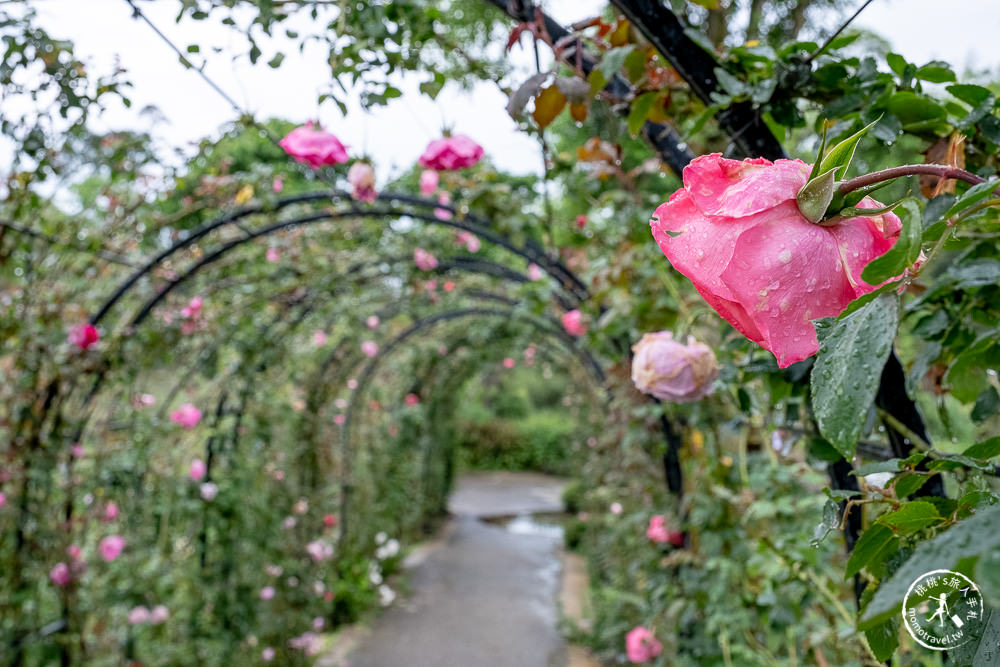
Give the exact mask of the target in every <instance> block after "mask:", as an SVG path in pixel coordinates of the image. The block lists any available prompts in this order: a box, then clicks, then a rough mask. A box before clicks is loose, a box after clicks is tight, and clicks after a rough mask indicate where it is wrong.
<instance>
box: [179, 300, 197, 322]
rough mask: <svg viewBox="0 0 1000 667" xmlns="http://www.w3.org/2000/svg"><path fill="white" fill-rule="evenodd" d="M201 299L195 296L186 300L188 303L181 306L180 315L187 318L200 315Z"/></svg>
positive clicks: (190, 318) (194, 317)
mask: <svg viewBox="0 0 1000 667" xmlns="http://www.w3.org/2000/svg"><path fill="white" fill-rule="evenodd" d="M201 307H202V300H201V297H200V296H196V297H194V298H192V299H191V300H190V301H188V305H186V306H184V307H183V308H181V317H184V318H186V319H189V320H193V319H197V318H198V316H199V315H201Z"/></svg>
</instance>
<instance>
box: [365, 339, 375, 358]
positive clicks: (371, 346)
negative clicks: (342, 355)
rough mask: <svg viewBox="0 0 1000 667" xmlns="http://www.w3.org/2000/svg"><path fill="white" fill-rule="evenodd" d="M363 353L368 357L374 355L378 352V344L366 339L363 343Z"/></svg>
mask: <svg viewBox="0 0 1000 667" xmlns="http://www.w3.org/2000/svg"><path fill="white" fill-rule="evenodd" d="M361 354H363V355H365V356H366V357H374V356H375V355H377V354H378V344H377V343H376V342H375V341H371V340H366V341H364V342H363V343H361Z"/></svg>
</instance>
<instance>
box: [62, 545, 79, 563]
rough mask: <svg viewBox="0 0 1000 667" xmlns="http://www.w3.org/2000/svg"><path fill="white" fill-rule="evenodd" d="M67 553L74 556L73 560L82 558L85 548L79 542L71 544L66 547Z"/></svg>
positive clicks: (71, 556)
mask: <svg viewBox="0 0 1000 667" xmlns="http://www.w3.org/2000/svg"><path fill="white" fill-rule="evenodd" d="M66 555H67V556H69V557H70V558H72V559H73V560H80V558H81V557H82V556H83V549H81V548H80V546H79V545H77V544H71V545H69V546H68V547H66Z"/></svg>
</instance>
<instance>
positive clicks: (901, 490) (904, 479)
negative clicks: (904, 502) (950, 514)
mask: <svg viewBox="0 0 1000 667" xmlns="http://www.w3.org/2000/svg"><path fill="white" fill-rule="evenodd" d="M930 478H931V477H930V475H921V474H920V473H908V474H906V475H901V476H900V477H898V478H897V479H896V483H895V484H893V486H892V490H893V491H895V492H896V497H897V498H908V497H910V496H912V495H913V494H914V493H916V492H917V491H919V490H920V488H921V487H922V486H923V485H924V484H926V483H927V481H928V480H929V479H930ZM938 513H939V514H940V510H939V512H938Z"/></svg>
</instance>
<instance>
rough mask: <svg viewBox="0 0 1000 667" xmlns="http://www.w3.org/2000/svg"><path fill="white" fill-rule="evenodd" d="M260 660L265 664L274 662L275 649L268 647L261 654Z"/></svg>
mask: <svg viewBox="0 0 1000 667" xmlns="http://www.w3.org/2000/svg"><path fill="white" fill-rule="evenodd" d="M260 659H261V660H263V661H264V662H271V661H272V660H274V649H273V648H271V647H270V646H268V647H267V648H265V649H264V650H263V651H261V652H260Z"/></svg>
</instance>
